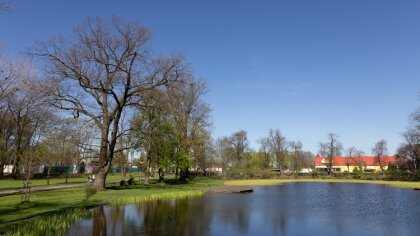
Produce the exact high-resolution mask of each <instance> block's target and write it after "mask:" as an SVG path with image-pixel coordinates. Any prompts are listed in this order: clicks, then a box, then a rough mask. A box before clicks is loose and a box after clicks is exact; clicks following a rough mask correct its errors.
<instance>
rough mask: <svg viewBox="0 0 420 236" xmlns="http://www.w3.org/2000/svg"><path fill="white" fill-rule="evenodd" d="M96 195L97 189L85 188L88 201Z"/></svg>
mask: <svg viewBox="0 0 420 236" xmlns="http://www.w3.org/2000/svg"><path fill="white" fill-rule="evenodd" d="M96 193H97V190H96V188H95V187H92V186H90V187H87V188H85V194H86V198H85V200H86V201H87V200H89V198H91V197H92V196H93V195H95V194H96Z"/></svg>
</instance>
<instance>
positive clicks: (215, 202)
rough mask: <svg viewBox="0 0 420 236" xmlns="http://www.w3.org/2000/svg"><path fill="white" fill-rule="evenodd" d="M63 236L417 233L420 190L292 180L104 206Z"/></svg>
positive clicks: (419, 231)
mask: <svg viewBox="0 0 420 236" xmlns="http://www.w3.org/2000/svg"><path fill="white" fill-rule="evenodd" d="M66 235H78V236H82V235H261V236H262V235H420V191H414V190H411V189H399V188H392V187H388V186H385V185H373V184H351V183H289V184H285V185H279V186H269V187H256V188H255V191H254V192H253V193H249V194H215V193H210V194H205V195H204V196H202V197H195V198H189V199H182V200H165V201H154V202H149V203H142V204H136V205H127V206H120V207H111V206H102V207H98V208H96V209H94V210H93V218H92V219H83V220H80V221H79V222H77V223H76V224H74V225H73V226H72V227H71V228H70V230H69V231H68V232H67V233H66Z"/></svg>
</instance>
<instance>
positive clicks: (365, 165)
mask: <svg viewBox="0 0 420 236" xmlns="http://www.w3.org/2000/svg"><path fill="white" fill-rule="evenodd" d="M331 160H332V171H333V172H353V171H354V170H355V169H356V168H357V170H362V171H364V172H382V171H385V170H387V169H388V168H389V167H390V166H394V167H395V168H397V169H401V168H403V167H404V166H405V165H406V163H407V159H406V158H404V157H400V156H379V157H378V156H360V157H333V158H329V157H323V156H319V155H318V156H316V157H315V158H314V162H315V171H317V172H328V166H329V163H330V161H331Z"/></svg>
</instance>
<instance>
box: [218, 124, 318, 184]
mask: <svg viewBox="0 0 420 236" xmlns="http://www.w3.org/2000/svg"><path fill="white" fill-rule="evenodd" d="M258 142H259V149H258V150H257V151H255V150H252V148H251V147H250V144H249V141H248V138H247V132H246V131H244V130H241V131H238V132H236V133H234V134H232V135H231V136H229V137H221V138H219V139H217V141H216V142H215V145H214V146H215V150H216V160H218V163H220V165H221V168H222V172H223V173H224V174H228V175H229V176H231V177H238V176H239V177H251V178H252V177H263V178H265V177H270V176H271V175H273V174H275V173H276V172H277V173H278V174H284V173H292V172H295V173H297V172H298V171H299V170H301V169H302V168H310V167H313V157H314V155H313V154H312V153H311V152H308V151H304V150H303V149H302V143H301V142H300V141H289V140H287V139H286V137H284V136H283V135H282V134H281V132H280V130H279V129H276V130H273V129H270V130H269V132H268V135H267V137H264V138H261V139H260V140H259V141H258Z"/></svg>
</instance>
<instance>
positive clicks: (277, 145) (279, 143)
mask: <svg viewBox="0 0 420 236" xmlns="http://www.w3.org/2000/svg"><path fill="white" fill-rule="evenodd" d="M267 141H268V145H269V147H270V151H271V153H273V154H274V156H275V157H276V161H277V165H278V168H279V169H280V173H283V169H286V168H287V166H286V162H285V159H286V156H287V149H288V143H287V139H286V137H284V136H283V135H282V134H281V132H280V130H279V129H276V130H273V129H270V131H269V132H268V140H267Z"/></svg>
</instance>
